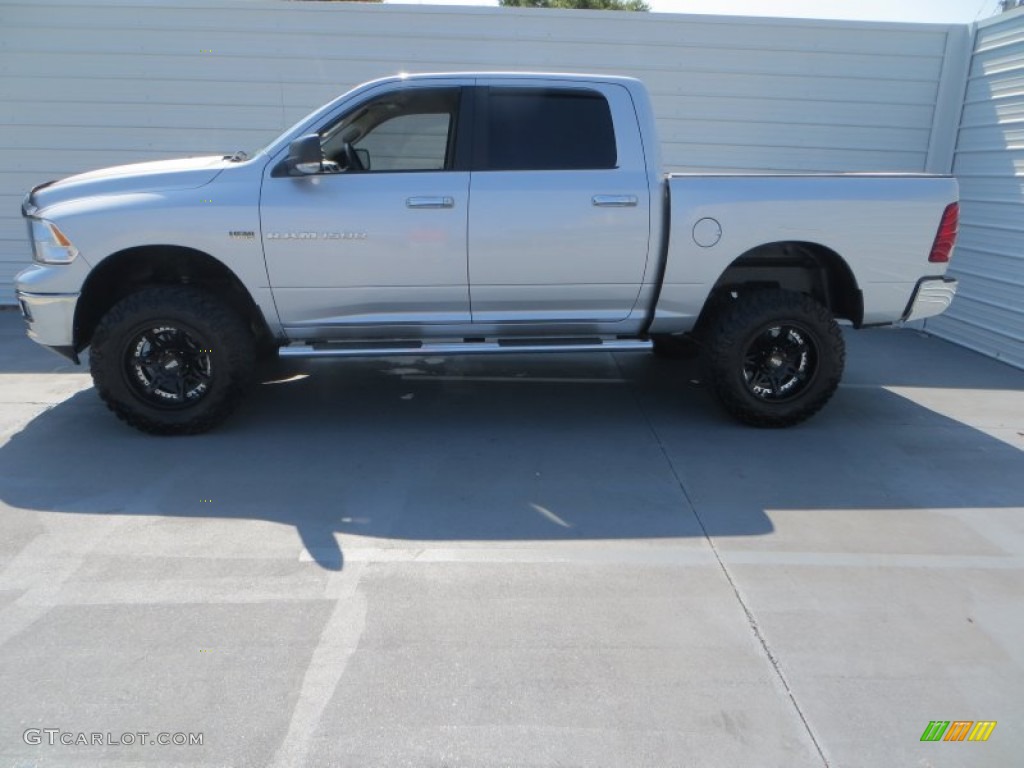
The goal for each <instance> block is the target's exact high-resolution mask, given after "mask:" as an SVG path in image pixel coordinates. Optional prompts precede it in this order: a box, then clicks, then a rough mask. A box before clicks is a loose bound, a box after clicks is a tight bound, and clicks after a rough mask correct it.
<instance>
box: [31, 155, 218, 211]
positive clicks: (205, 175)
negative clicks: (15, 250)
mask: <svg viewBox="0 0 1024 768" xmlns="http://www.w3.org/2000/svg"><path fill="white" fill-rule="evenodd" d="M229 165H232V162H231V161H230V160H228V159H227V158H224V157H222V156H221V155H211V156H209V157H187V158H182V159H181V160H158V161H155V162H151V163H134V164H132V165H118V166H115V167H113V168H101V169H100V170H98V171H89V172H88V173H79V174H77V175H75V176H68V177H67V178H66V179H61V180H60V181H51V182H48V183H46V184H40V185H39V186H38V187H35V188H34V189H33V190H32V191H31V192H30V193H29V196H28V198H27V199H26V200H25V205H24V207H23V210H24V212H25V213H34V212H35V211H37V210H42V209H44V208H47V207H49V206H51V205H56V204H57V203H63V202H66V201H68V200H77V199H79V198H83V197H92V196H95V195H118V194H123V193H127V192H149V191H155V190H163V189H194V188H196V187H201V186H203V185H204V184H209V183H210V182H211V181H213V179H214V178H215V177H216V176H217V174H218V173H220V172H221V171H222V170H224V168H226V167H228V166H229Z"/></svg>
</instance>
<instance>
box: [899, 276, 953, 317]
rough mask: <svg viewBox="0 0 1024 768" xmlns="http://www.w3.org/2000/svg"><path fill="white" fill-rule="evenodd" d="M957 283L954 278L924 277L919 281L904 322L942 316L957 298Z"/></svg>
mask: <svg viewBox="0 0 1024 768" xmlns="http://www.w3.org/2000/svg"><path fill="white" fill-rule="evenodd" d="M956 289H957V281H956V278H953V277H924V278H921V279H920V280H918V282H917V287H916V288H915V289H914V295H913V296H911V297H910V303H909V304H908V305H907V310H906V312H904V313H903V319H904V320H924V319H925V318H926V317H935V315H941V314H942V313H943V312H945V311H946V310H947V309H949V305H950V304H952V303H953V297H954V296H956Z"/></svg>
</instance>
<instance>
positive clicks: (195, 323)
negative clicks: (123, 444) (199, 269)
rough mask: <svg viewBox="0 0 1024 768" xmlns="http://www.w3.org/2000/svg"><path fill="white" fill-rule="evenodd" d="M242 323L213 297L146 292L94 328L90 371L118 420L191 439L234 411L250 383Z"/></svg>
mask: <svg viewBox="0 0 1024 768" xmlns="http://www.w3.org/2000/svg"><path fill="white" fill-rule="evenodd" d="M254 360H255V345H254V340H253V337H252V334H251V333H250V332H249V330H248V329H247V327H246V324H245V322H244V321H243V320H242V318H240V317H239V316H238V315H237V314H236V313H235V312H234V311H232V310H231V309H230V308H229V307H228V306H227V305H225V304H224V303H223V302H221V301H220V300H218V299H217V298H216V297H214V296H212V295H210V294H208V293H206V292H204V291H201V290H198V289H195V288H189V287H185V286H165V287H154V288H147V289H144V290H142V291H139V292H137V293H134V294H132V295H130V296H128V297H126V298H124V299H122V300H121V301H120V302H118V303H117V304H115V305H114V307H113V308H112V309H111V310H110V311H109V312H108V313H107V314H106V315H105V316H104V317H103V319H102V320H101V321H100V323H99V325H98V326H97V328H96V332H95V334H94V335H93V339H92V348H91V351H90V368H91V372H92V377H93V382H94V383H95V385H96V390H97V392H99V395H100V397H101V398H102V399H103V401H104V402H105V403H106V404H107V406H108V407H109V408H110V409H111V410H112V411H113V412H114V413H115V414H117V416H118V418H120V419H122V420H123V421H125V422H127V423H128V424H131V425H132V426H133V427H136V428H137V429H140V430H142V431H143V432H149V433H152V434H163V435H173V434H196V433H199V432H205V431H207V430H208V429H211V428H212V427H214V426H216V425H217V424H219V423H220V422H221V421H223V420H224V419H225V418H227V416H228V415H229V414H230V413H231V412H232V411H233V410H234V409H235V407H237V405H238V403H239V401H240V399H241V397H242V395H243V394H244V392H245V390H246V388H247V387H248V385H249V384H250V382H251V380H252V377H253V365H254Z"/></svg>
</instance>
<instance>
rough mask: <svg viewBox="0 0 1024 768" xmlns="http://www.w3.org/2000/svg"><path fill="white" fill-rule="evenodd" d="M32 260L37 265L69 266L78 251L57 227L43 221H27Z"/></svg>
mask: <svg viewBox="0 0 1024 768" xmlns="http://www.w3.org/2000/svg"><path fill="white" fill-rule="evenodd" d="M28 226H29V235H30V237H31V238H32V258H33V259H34V260H35V261H36V262H37V263H39V264H70V263H71V262H72V261H74V260H75V257H76V256H78V249H77V248H75V246H73V245H72V244H71V241H70V240H68V238H67V236H66V235H65V234H64V233H63V232H61V231H60V230H59V229H58V228H57V225H56V224H54V223H53V222H50V221H46V220H45V219H29V225H28Z"/></svg>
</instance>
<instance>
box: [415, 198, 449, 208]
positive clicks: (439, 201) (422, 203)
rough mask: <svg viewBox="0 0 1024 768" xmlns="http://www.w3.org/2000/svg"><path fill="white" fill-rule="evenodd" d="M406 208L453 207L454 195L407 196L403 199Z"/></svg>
mask: <svg viewBox="0 0 1024 768" xmlns="http://www.w3.org/2000/svg"><path fill="white" fill-rule="evenodd" d="M405 207H406V208H454V207H455V198H454V197H409V198H406V200H405Z"/></svg>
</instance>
